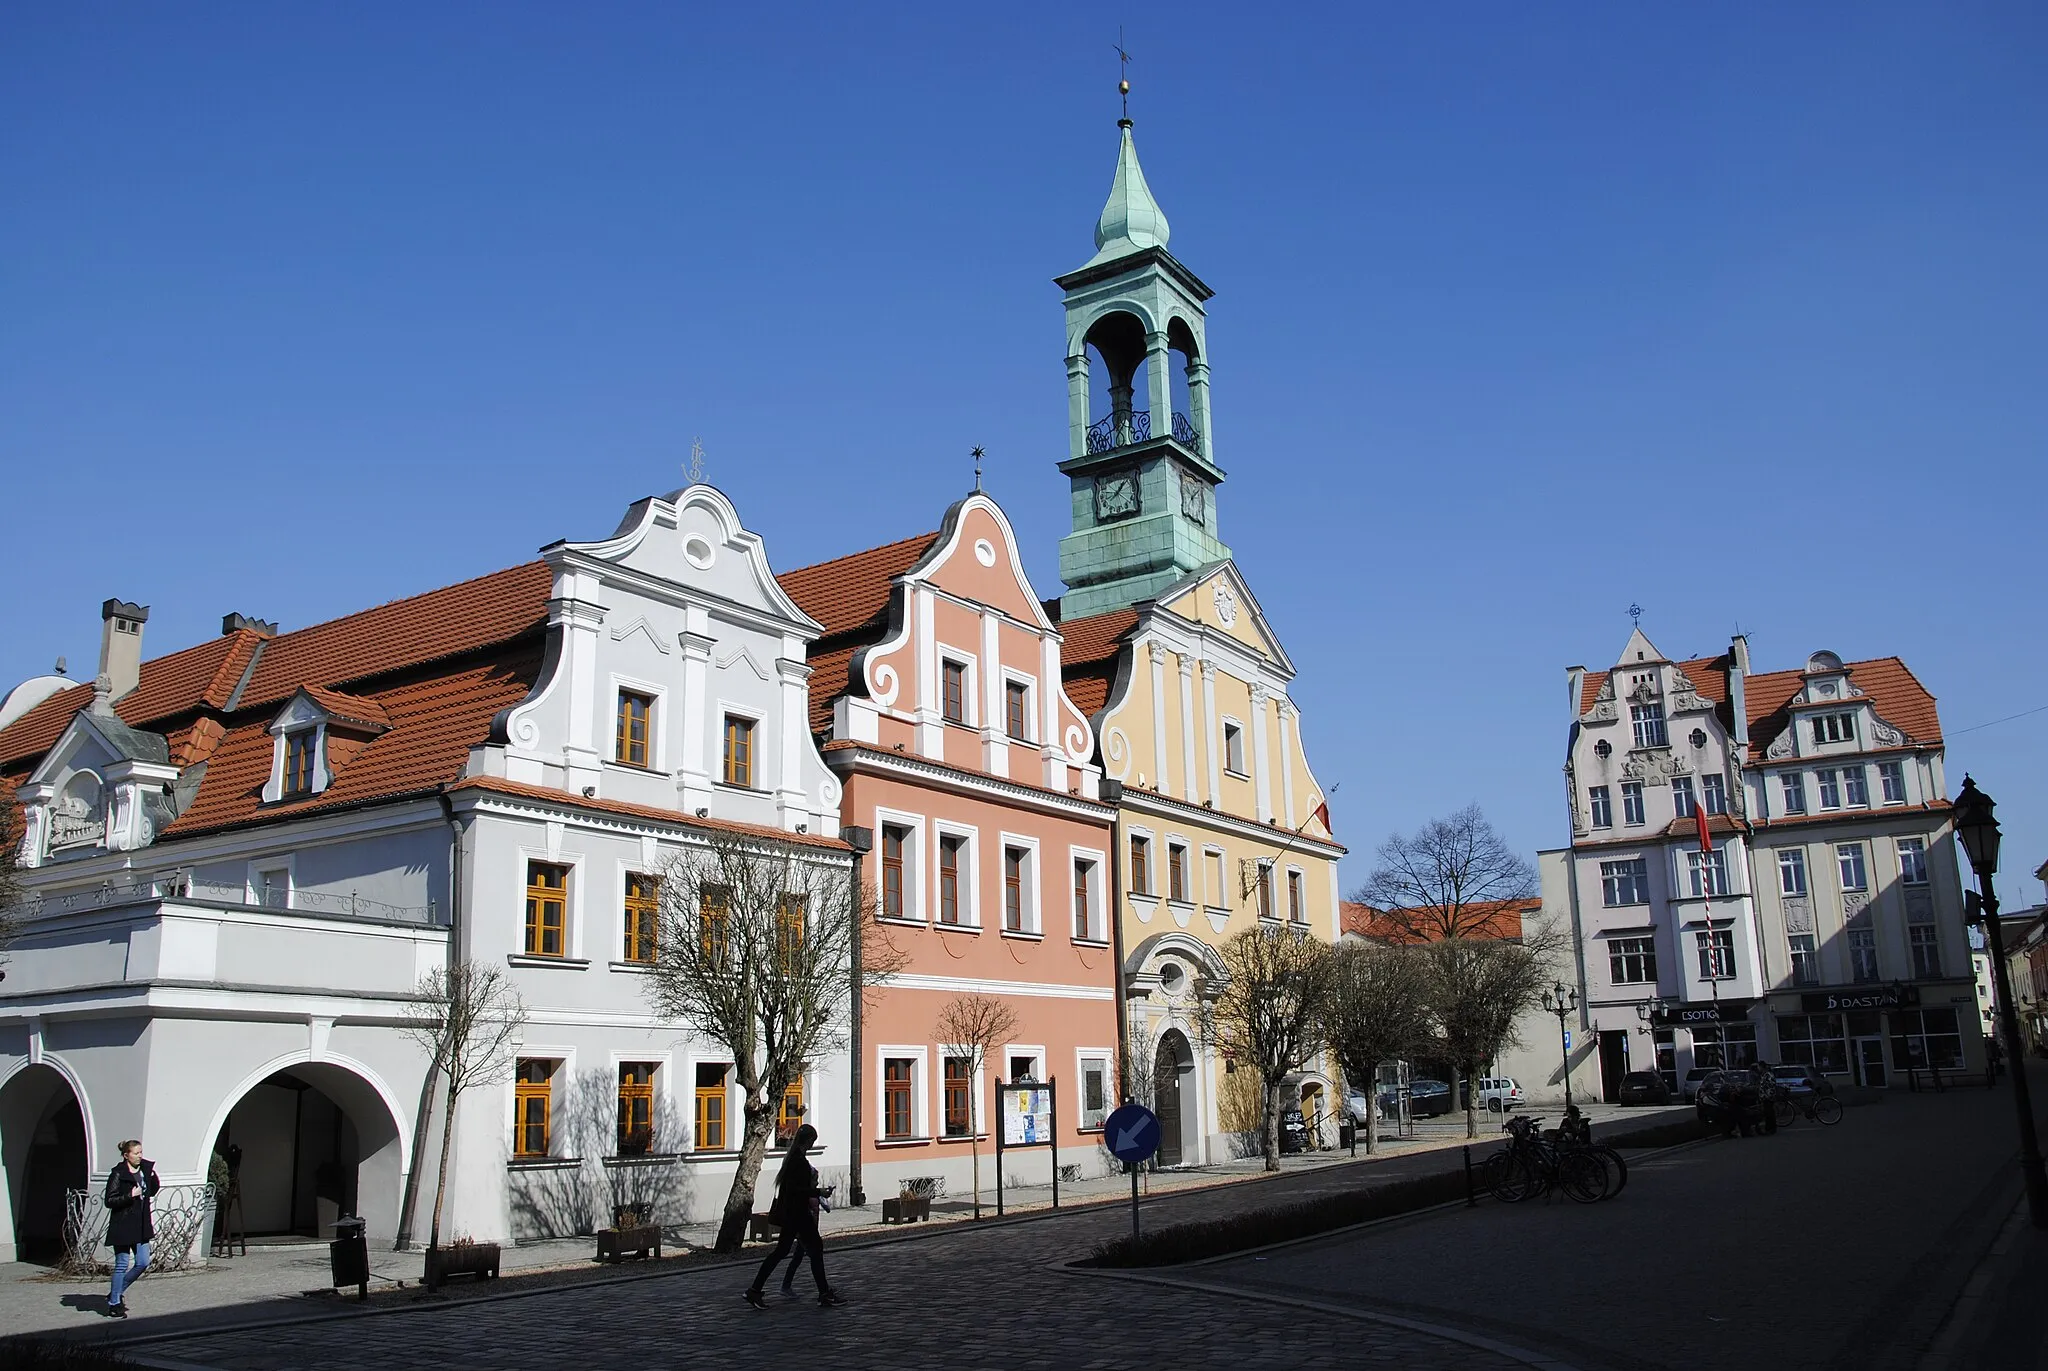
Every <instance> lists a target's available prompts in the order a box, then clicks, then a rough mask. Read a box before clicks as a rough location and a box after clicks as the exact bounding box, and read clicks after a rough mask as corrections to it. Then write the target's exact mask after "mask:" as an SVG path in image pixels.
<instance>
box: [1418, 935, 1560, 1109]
mask: <svg viewBox="0 0 2048 1371" xmlns="http://www.w3.org/2000/svg"><path fill="white" fill-rule="evenodd" d="M1416 951H1417V953H1419V954H1420V956H1421V957H1422V959H1423V964H1424V967H1425V968H1426V977H1427V983H1428V999H1429V1007H1430V1012H1431V1014H1432V1015H1433V1017H1434V1018H1435V1020H1436V1038H1437V1047H1438V1048H1439V1050H1440V1051H1442V1053H1443V1055H1444V1057H1445V1059H1446V1060H1447V1061H1449V1062H1450V1063H1451V1065H1452V1066H1454V1067H1456V1068H1457V1071H1458V1074H1459V1076H1460V1078H1461V1079H1462V1081H1463V1083H1464V1087H1465V1136H1466V1137H1468V1138H1476V1137H1478V1136H1479V1117H1478V1108H1477V1107H1478V1103H1479V1101H1478V1099H1477V1093H1478V1092H1477V1091H1475V1090H1474V1089H1473V1083H1474V1080H1475V1078H1476V1077H1477V1076H1478V1074H1479V1073H1480V1072H1481V1071H1482V1070H1483V1069H1484V1068H1485V1066H1486V1064H1487V1063H1488V1062H1490V1061H1492V1060H1493V1059H1494V1058H1495V1057H1498V1056H1499V1055H1500V1054H1501V1053H1502V1052H1504V1051H1506V1050H1507V1049H1508V1048H1509V1047H1512V1046H1513V1045H1514V1044H1515V1043H1516V1042H1517V1041H1518V1039H1517V1037H1516V1034H1515V1020H1516V1019H1518V1018H1519V1017H1520V1016H1521V1014H1522V1012H1523V1011H1524V1010H1526V1009H1528V1008H1529V1006H1530V1005H1533V1004H1535V1003H1536V999H1537V997H1538V996H1539V995H1541V994H1542V993H1543V984H1544V981H1545V980H1546V979H1547V974H1546V973H1547V968H1546V966H1545V963H1544V961H1543V959H1542V958H1541V957H1540V956H1539V955H1537V953H1536V952H1535V951H1534V950H1533V949H1531V948H1529V947H1526V946H1524V945H1522V944H1521V943H1515V942H1504V941H1499V940H1492V941H1489V940H1486V939H1482V938H1443V939H1439V940H1438V941H1436V942H1433V943H1425V944H1423V945H1422V946H1421V947H1419V948H1417V949H1416Z"/></svg>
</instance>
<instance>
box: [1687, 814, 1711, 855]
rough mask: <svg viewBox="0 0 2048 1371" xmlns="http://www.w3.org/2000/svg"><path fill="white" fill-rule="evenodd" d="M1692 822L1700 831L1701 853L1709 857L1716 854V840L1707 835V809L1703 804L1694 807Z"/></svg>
mask: <svg viewBox="0 0 2048 1371" xmlns="http://www.w3.org/2000/svg"><path fill="white" fill-rule="evenodd" d="M1692 820H1693V824H1694V825H1695V826H1696V827H1697V828H1698V829H1699V831H1700V851H1702V852H1704V853H1706V854H1707V855H1708V856H1712V855H1713V852H1714V840H1713V839H1712V838H1711V837H1709V836H1708V835H1707V807H1706V806H1705V805H1702V804H1696V805H1694V806H1693V807H1692Z"/></svg>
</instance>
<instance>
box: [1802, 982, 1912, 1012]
mask: <svg viewBox="0 0 2048 1371" xmlns="http://www.w3.org/2000/svg"><path fill="white" fill-rule="evenodd" d="M1918 1003H1920V987H1919V986H1917V985H1874V986H1871V987H1870V988H1868V989H1866V990H1822V991H1817V992H1815V993H1813V994H1810V995H1801V996H1800V997H1799V1008H1800V1010H1801V1011H1803V1012H1804V1013H1807V1014H1842V1013H1847V1012H1850V1011H1852V1010H1858V1009H1898V1008H1900V1007H1901V1006H1911V1005H1916V1004H1918Z"/></svg>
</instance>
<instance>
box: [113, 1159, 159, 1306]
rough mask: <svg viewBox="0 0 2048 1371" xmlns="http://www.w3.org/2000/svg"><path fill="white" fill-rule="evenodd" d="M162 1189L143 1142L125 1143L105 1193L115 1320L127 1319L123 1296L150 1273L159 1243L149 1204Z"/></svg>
mask: <svg viewBox="0 0 2048 1371" xmlns="http://www.w3.org/2000/svg"><path fill="white" fill-rule="evenodd" d="M162 1185H163V1183H162V1182H161V1181H159V1180H158V1179H157V1176H156V1163H154V1162H152V1161H150V1160H149V1159H148V1158H147V1157H145V1156H143V1155H142V1143H141V1141H140V1140H138V1139H135V1138H130V1139H129V1140H128V1141H126V1142H124V1143H122V1144H121V1160H120V1161H117V1162H115V1163H114V1169H113V1170H112V1171H109V1172H108V1173H107V1193H106V1205H107V1208H108V1209H110V1210H112V1211H113V1213H112V1216H111V1217H109V1218H108V1220H107V1241H108V1243H110V1244H111V1245H112V1246H113V1249H114V1283H113V1285H112V1286H111V1287H109V1288H108V1290H107V1313H108V1314H109V1315H111V1316H112V1317H114V1318H117V1319H125V1318H127V1317H128V1306H127V1304H126V1303H124V1302H123V1300H122V1295H123V1293H124V1292H125V1291H126V1290H127V1288H128V1287H129V1286H131V1285H133V1284H134V1283H135V1282H136V1281H138V1280H140V1279H141V1278H142V1273H143V1272H145V1271H147V1270H149V1245H150V1243H152V1242H154V1241H155V1240H156V1220H155V1219H154V1218H153V1217H152V1215H151V1214H150V1201H151V1200H152V1199H154V1198H155V1197H156V1192H157V1191H158V1190H159V1189H161V1188H162Z"/></svg>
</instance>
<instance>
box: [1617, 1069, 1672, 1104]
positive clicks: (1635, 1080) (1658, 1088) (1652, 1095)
mask: <svg viewBox="0 0 2048 1371" xmlns="http://www.w3.org/2000/svg"><path fill="white" fill-rule="evenodd" d="M1621 1102H1622V1103H1623V1104H1670V1103H1671V1087H1670V1086H1668V1085H1666V1084H1664V1078H1663V1077H1662V1076H1660V1075H1658V1074H1657V1073H1656V1072H1654V1071H1631V1072H1629V1073H1628V1074H1627V1075H1626V1076H1623V1077H1622V1078H1621Z"/></svg>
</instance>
